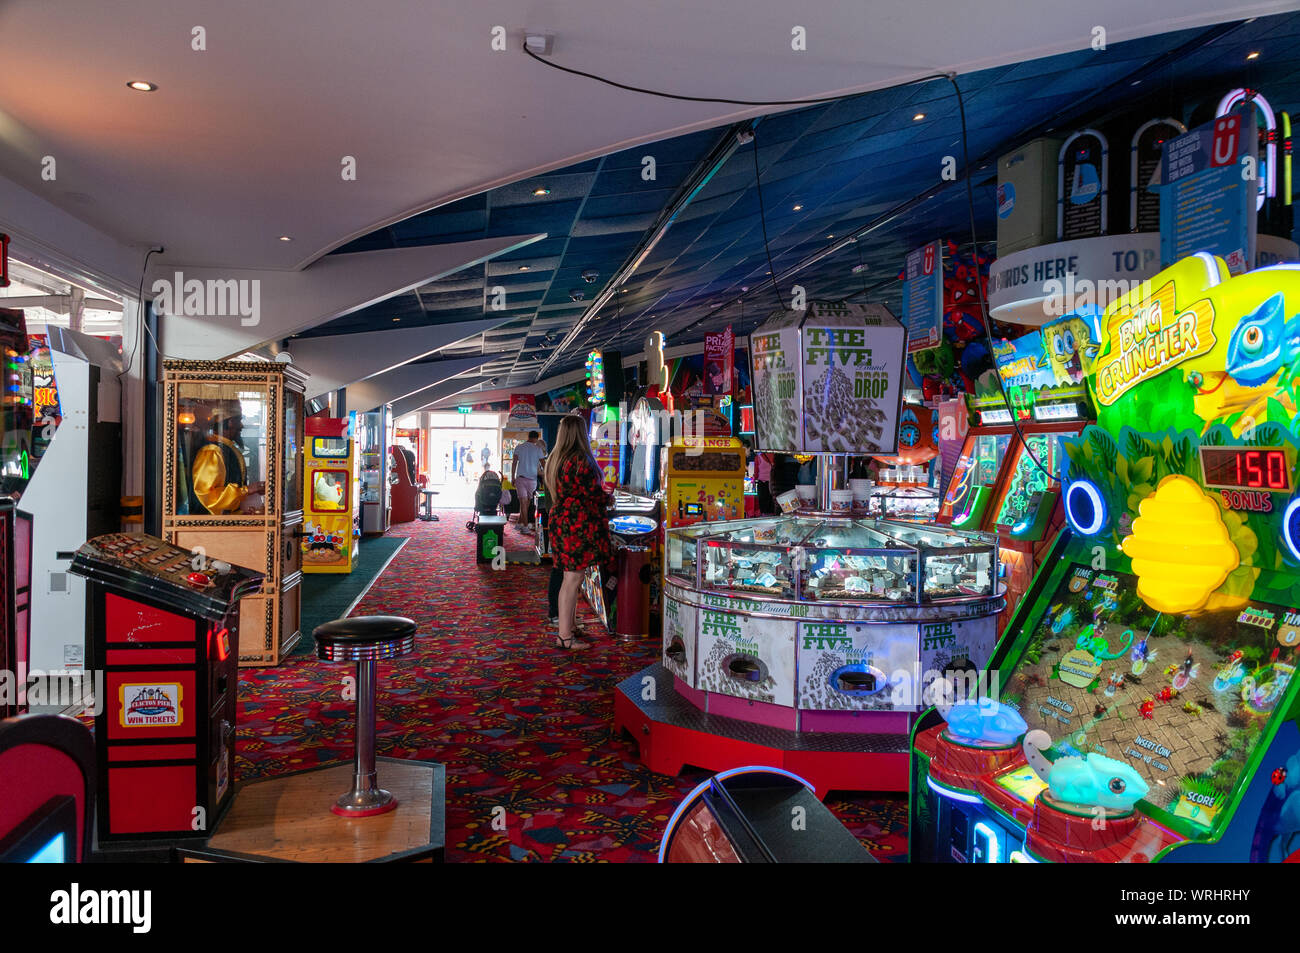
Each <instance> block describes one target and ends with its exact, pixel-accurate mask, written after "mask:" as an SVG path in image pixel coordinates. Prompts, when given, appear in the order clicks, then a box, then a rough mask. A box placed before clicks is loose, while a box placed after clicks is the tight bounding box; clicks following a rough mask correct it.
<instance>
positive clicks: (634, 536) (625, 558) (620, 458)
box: [539, 398, 662, 638]
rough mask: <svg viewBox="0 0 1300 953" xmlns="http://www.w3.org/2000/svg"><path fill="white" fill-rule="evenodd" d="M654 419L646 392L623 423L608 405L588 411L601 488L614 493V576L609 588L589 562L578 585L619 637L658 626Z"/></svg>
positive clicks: (640, 633)
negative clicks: (623, 478)
mask: <svg viewBox="0 0 1300 953" xmlns="http://www.w3.org/2000/svg"><path fill="white" fill-rule="evenodd" d="M655 403H656V404H657V401H656V402H655ZM658 422H659V421H658V417H657V415H656V414H655V411H654V408H653V407H652V406H651V404H650V402H649V401H648V400H647V399H646V398H642V399H641V400H640V401H638V403H637V404H636V407H635V409H634V411H633V412H632V414H631V415H629V421H628V422H627V423H626V424H625V423H624V422H623V421H622V420H620V419H619V413H618V411H617V410H612V409H611V408H609V407H608V406H607V405H600V406H598V407H596V408H595V409H594V410H593V411H592V428H591V442H592V452H593V453H595V454H596V455H597V456H596V461H597V463H600V464H601V469H602V474H603V476H604V482H605V488H606V489H607V490H609V491H610V492H611V493H612V495H613V502H612V504H611V506H610V507H609V510H608V512H609V532H610V537H611V541H612V542H613V545H614V557H615V563H616V566H617V568H616V570H615V572H616V575H617V577H618V582H617V584H616V585H615V587H614V589H613V590H612V591H611V590H610V589H609V588H607V587H605V585H604V582H605V580H604V579H603V578H602V576H601V573H600V570H599V568H598V567H593V568H592V570H591V571H590V572H589V573H588V575H587V578H586V579H584V580H583V587H582V591H583V595H584V596H586V599H587V603H588V604H589V605H590V606H591V608H592V610H593V611H594V612H595V613H596V617H597V618H598V619H600V620H601V621H602V622H603V623H604V624H605V627H606V628H607V629H608V630H609V631H610V632H611V633H613V634H615V635H617V636H619V637H621V638H639V637H643V636H647V635H651V634H654V633H658V632H659V631H660V625H661V620H660V617H659V602H658V600H659V581H658V578H657V575H658V573H657V569H658V562H657V558H658V554H659V552H660V539H661V536H662V533H661V531H660V511H661V503H660V499H659V494H658V479H659V477H658V473H657V472H653V471H652V469H651V468H652V467H653V466H654V464H655V463H656V462H657V459H658V453H657V451H658V446H657V440H658V436H657V427H658ZM625 446H626V447H628V448H629V449H628V451H625V450H624V447H625ZM633 447H635V450H632V449H631V448H633ZM598 448H600V449H599V450H598ZM625 469H626V470H628V471H629V473H628V478H627V479H628V484H627V485H620V484H622V482H623V481H622V479H621V476H622V474H623V471H624V470H625ZM611 477H612V479H611ZM539 535H540V534H539Z"/></svg>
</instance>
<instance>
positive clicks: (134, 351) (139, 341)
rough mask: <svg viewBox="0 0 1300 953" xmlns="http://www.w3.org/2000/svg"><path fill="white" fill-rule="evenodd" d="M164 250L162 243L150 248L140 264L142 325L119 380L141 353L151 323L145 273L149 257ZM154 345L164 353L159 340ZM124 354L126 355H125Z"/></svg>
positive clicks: (150, 333) (118, 377) (137, 297)
mask: <svg viewBox="0 0 1300 953" xmlns="http://www.w3.org/2000/svg"><path fill="white" fill-rule="evenodd" d="M162 251H163V247H162V246H161V245H158V246H156V247H154V248H150V249H149V251H148V253H147V254H146V255H145V256H144V264H143V265H141V266H140V290H139V291H137V292H136V296H135V297H136V301H137V302H139V305H138V307H139V315H138V321H137V323H138V324H139V325H140V327H139V328H138V329H137V330H138V331H139V334H137V335H136V340H135V341H132V342H131V356H130V357H126V358H125V360H124V361H123V363H122V372H121V373H120V374H118V375H117V379H118V381H121V380H122V378H123V376H125V375H126V374H127V372H129V371H130V370H131V363H132V362H133V361H134V360H135V356H136V354H137V353H139V351H140V347H141V345H143V344H144V336H145V332H146V331H148V323H149V322H148V313H149V306H148V304H147V303H146V302H145V300H144V278H145V275H147V274H148V273H149V259H150V258H151V257H152V256H154V255H157V254H160V253H161V252H162ZM180 293H181V289H180V288H177V289H176V290H175V292H174V293H173V295H174V296H175V297H179V295H180ZM124 313H125V312H124ZM149 337H150V339H152V338H153V333H152V332H149ZM153 346H154V350H155V351H158V353H159V354H161V353H162V352H161V351H160V350H158V342H157V341H154V342H153ZM123 356H124V357H125V355H123Z"/></svg>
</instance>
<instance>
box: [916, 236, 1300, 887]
mask: <svg viewBox="0 0 1300 953" xmlns="http://www.w3.org/2000/svg"><path fill="white" fill-rule="evenodd" d="M1298 310H1300V270H1297V269H1296V267H1295V266H1275V267H1271V268H1262V269H1258V270H1256V271H1252V272H1247V273H1245V274H1243V275H1240V276H1238V277H1235V278H1231V277H1229V274H1228V269H1227V266H1226V265H1225V263H1224V262H1223V261H1222V260H1221V259H1218V258H1212V257H1211V256H1209V255H1197V256H1195V257H1192V258H1187V259H1184V260H1182V261H1180V262H1178V263H1176V264H1175V265H1173V266H1171V267H1170V268H1167V269H1165V270H1164V271H1163V272H1161V273H1160V274H1158V275H1156V276H1155V277H1154V278H1153V279H1152V280H1151V282H1150V286H1149V290H1148V291H1147V292H1146V294H1145V296H1144V293H1143V290H1142V289H1138V290H1136V291H1134V292H1132V293H1130V294H1129V295H1128V296H1127V297H1125V298H1122V299H1120V300H1119V301H1117V302H1114V303H1113V304H1112V305H1111V306H1110V307H1109V308H1108V309H1107V311H1106V312H1105V314H1104V316H1103V318H1102V326H1101V334H1100V346H1099V348H1098V351H1097V353H1096V355H1095V356H1094V357H1092V358H1091V359H1089V360H1087V361H1085V363H1084V368H1085V372H1086V376H1087V384H1088V387H1089V390H1090V391H1091V393H1092V395H1093V397H1094V398H1095V401H1096V406H1097V423H1096V424H1093V425H1089V426H1088V427H1087V428H1086V429H1085V430H1084V431H1083V432H1082V433H1081V434H1080V435H1079V436H1078V437H1072V438H1068V439H1066V440H1064V441H1063V442H1062V445H1063V451H1064V455H1063V459H1062V460H1061V469H1060V471H1059V473H1060V477H1061V479H1062V482H1063V485H1064V494H1063V500H1064V509H1065V514H1066V518H1067V520H1068V523H1069V529H1068V530H1066V531H1063V532H1062V533H1061V536H1060V538H1059V539H1058V540H1057V542H1056V544H1055V545H1054V546H1053V547H1052V551H1051V556H1050V558H1049V559H1048V560H1046V561H1045V562H1044V563H1043V566H1042V568H1041V569H1040V570H1039V572H1038V574H1037V576H1036V577H1035V579H1034V582H1033V586H1032V587H1031V589H1030V590H1029V592H1028V593H1027V594H1026V596H1025V599H1024V600H1023V603H1022V605H1021V607H1020V609H1019V610H1018V611H1017V612H1016V614H1015V617H1014V618H1013V620H1012V623H1011V625H1010V626H1009V627H1008V629H1007V633H1006V636H1005V637H1004V638H1003V639H1002V641H1001V643H1000V644H999V647H998V651H997V652H996V654H995V656H994V658H993V661H992V663H991V664H990V676H991V679H992V678H993V677H994V676H995V677H996V680H995V681H994V680H991V681H990V683H989V685H988V686H985V687H984V688H983V689H981V693H982V694H983V695H984V696H985V697H981V698H979V699H975V698H974V697H973V695H974V693H973V692H970V691H965V692H962V693H961V694H964V695H966V696H967V697H965V698H963V699H961V700H958V701H956V703H953V702H954V698H953V697H952V696H951V695H950V697H948V698H945V699H943V704H942V705H940V706H939V707H938V708H937V709H935V710H931V711H929V712H927V713H926V715H925V716H924V717H923V719H922V720H921V721H920V722H919V723H918V726H917V730H916V731H915V733H914V736H913V778H912V823H911V825H910V827H911V838H912V845H911V856H912V857H913V858H915V859H917V860H922V861H954V860H955V861H959V862H980V863H993V862H1005V861H1012V862H1015V861H1064V862H1075V861H1083V862H1088V861H1093V862H1097V861H1155V860H1174V861H1178V860H1195V861H1204V860H1221V861H1246V860H1252V861H1266V860H1267V861H1278V860H1288V859H1289V860H1298V859H1300V855H1298V854H1297V852H1296V849H1297V847H1300V795H1297V785H1298V784H1300V780H1298V779H1297V777H1296V774H1297V771H1296V765H1297V764H1300V731H1297V724H1296V719H1297V716H1298V715H1300V680H1296V679H1295V678H1294V677H1293V676H1294V674H1295V668H1296V665H1297V663H1300V583H1298V582H1297V579H1300V572H1298V571H1297V570H1298V569H1300V492H1298V491H1300V485H1298V484H1300V480H1298V477H1300V435H1298V434H1297V433H1296V430H1295V426H1296V420H1297V410H1300V407H1298V406H1297V405H1298V404H1300V393H1298V392H1297V387H1298V385H1297V373H1298V372H1300V349H1297V347H1296V346H1295V343H1294V340H1293V338H1294V335H1293V334H1292V335H1291V336H1290V337H1288V336H1287V335H1286V334H1284V333H1283V329H1284V328H1285V327H1287V324H1288V322H1289V321H1291V320H1293V318H1292V316H1293V315H1294V314H1295V313H1296V312H1297V311H1298ZM1148 356H1153V357H1154V359H1150V358H1149V357H1148ZM968 688H969V686H968Z"/></svg>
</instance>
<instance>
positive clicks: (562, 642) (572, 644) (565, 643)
mask: <svg viewBox="0 0 1300 953" xmlns="http://www.w3.org/2000/svg"><path fill="white" fill-rule="evenodd" d="M555 647H556V648H557V649H589V648H591V643H590V642H584V641H582V639H580V638H578V637H577V636H575V635H571V636H569V637H568V639H565V638H564V637H563V636H559V635H557V636H556V637H555Z"/></svg>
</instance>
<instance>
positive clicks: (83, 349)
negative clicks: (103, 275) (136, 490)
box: [18, 327, 122, 672]
mask: <svg viewBox="0 0 1300 953" xmlns="http://www.w3.org/2000/svg"><path fill="white" fill-rule="evenodd" d="M40 356H41V358H42V360H41V361H40V362H39V363H38V364H36V366H37V367H38V368H39V371H38V374H37V377H36V383H37V388H36V401H37V403H38V405H39V411H40V412H39V415H38V416H37V417H36V419H35V424H34V427H35V429H36V431H37V432H38V436H37V439H36V440H34V442H33V445H34V447H36V448H39V449H40V450H42V451H43V452H42V454H41V456H40V460H41V463H42V466H41V468H40V469H39V470H37V471H36V472H34V473H33V474H32V479H31V482H30V483H29V484H28V485H27V490H26V492H24V493H23V498H22V500H21V502H20V503H19V504H18V506H19V509H20V510H21V511H22V512H24V513H29V514H31V517H32V522H31V525H32V542H31V558H32V580H33V585H32V597H31V605H32V614H33V616H34V617H35V618H36V619H38V620H40V625H39V627H38V628H36V629H35V630H34V631H33V632H32V638H31V660H30V664H31V667H32V668H33V669H39V670H41V671H45V672H51V671H67V672H77V671H83V672H84V671H85V670H86V669H87V668H88V667H89V666H88V665H87V659H89V658H90V657H91V656H92V655H93V654H94V646H93V644H91V643H92V641H93V636H94V632H93V631H92V630H88V629H87V628H86V584H85V582H84V581H83V580H81V579H80V578H78V577H77V576H75V575H72V574H70V573H69V572H68V570H69V568H70V567H71V563H72V556H73V553H75V552H76V549H77V547H78V546H80V545H81V544H82V543H83V542H85V541H86V540H87V539H89V538H91V537H93V536H100V535H103V534H104V533H111V532H113V531H115V530H116V529H117V528H118V526H119V525H120V500H121V495H122V424H121V421H120V419H119V418H120V406H119V389H120V385H119V384H118V380H117V375H118V374H119V373H120V371H121V355H120V354H119V353H118V349H117V347H116V346H114V345H113V344H111V343H109V342H108V341H105V340H102V339H101V338H97V337H93V336H91V335H88V334H80V333H78V332H76V331H70V330H68V329H67V328H59V327H51V328H49V330H48V334H47V335H46V336H45V345H44V347H42V348H41V355H40ZM33 456H35V454H33Z"/></svg>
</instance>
